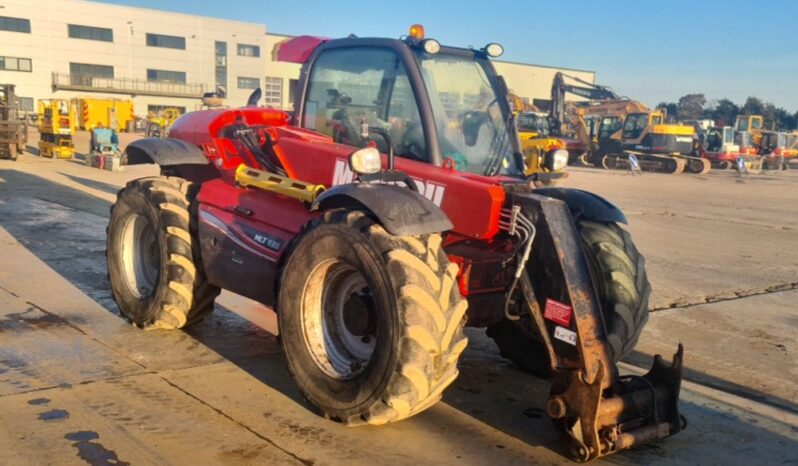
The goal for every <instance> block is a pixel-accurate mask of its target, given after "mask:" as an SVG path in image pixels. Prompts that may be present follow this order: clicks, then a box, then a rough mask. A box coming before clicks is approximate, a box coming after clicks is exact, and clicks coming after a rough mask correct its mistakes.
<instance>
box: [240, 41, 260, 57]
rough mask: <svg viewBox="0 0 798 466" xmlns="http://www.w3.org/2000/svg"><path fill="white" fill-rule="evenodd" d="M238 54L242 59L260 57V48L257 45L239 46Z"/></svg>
mask: <svg viewBox="0 0 798 466" xmlns="http://www.w3.org/2000/svg"><path fill="white" fill-rule="evenodd" d="M238 54H239V55H241V56H242V57H259V56H260V47H259V46H257V45H247V44H238Z"/></svg>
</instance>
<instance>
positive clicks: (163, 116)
mask: <svg viewBox="0 0 798 466" xmlns="http://www.w3.org/2000/svg"><path fill="white" fill-rule="evenodd" d="M182 114H183V112H181V111H180V109H178V108H174V107H169V108H165V109H163V110H161V111H159V112H158V113H157V114H156V113H150V114H148V115H147V136H148V137H151V138H162V137H166V132H167V131H168V130H169V127H170V126H172V123H174V122H175V120H177V119H178V118H180V115H182Z"/></svg>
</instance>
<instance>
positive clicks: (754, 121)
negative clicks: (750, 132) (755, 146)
mask: <svg viewBox="0 0 798 466" xmlns="http://www.w3.org/2000/svg"><path fill="white" fill-rule="evenodd" d="M751 129H762V120H760V119H759V118H751Z"/></svg>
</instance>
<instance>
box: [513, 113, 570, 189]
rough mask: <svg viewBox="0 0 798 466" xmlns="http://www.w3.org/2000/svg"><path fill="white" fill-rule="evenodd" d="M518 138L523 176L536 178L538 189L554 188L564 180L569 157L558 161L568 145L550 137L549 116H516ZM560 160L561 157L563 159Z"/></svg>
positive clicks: (536, 114) (540, 114)
mask: <svg viewBox="0 0 798 466" xmlns="http://www.w3.org/2000/svg"><path fill="white" fill-rule="evenodd" d="M516 124H517V126H518V137H519V138H520V139H521V151H522V152H523V154H524V165H525V168H524V174H525V175H527V176H535V175H536V176H537V178H538V179H536V180H534V182H535V185H537V186H539V187H542V186H554V185H556V184H557V180H558V179H559V178H564V177H566V176H567V174H566V173H565V172H564V170H565V166H566V165H567V164H568V160H567V157H566V158H565V159H564V160H557V159H558V156H557V155H556V154H557V151H558V150H566V142H565V141H564V140H563V139H561V138H556V137H553V136H551V126H550V124H549V118H548V115H547V114H545V113H541V112H520V113H518V115H517V116H516ZM560 157H562V156H561V155H560Z"/></svg>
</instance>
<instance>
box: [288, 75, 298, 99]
mask: <svg viewBox="0 0 798 466" xmlns="http://www.w3.org/2000/svg"><path fill="white" fill-rule="evenodd" d="M298 85H299V80H298V79H289V80H288V103H289V104H291V105H293V104H294V96H296V87H297V86H298Z"/></svg>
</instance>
